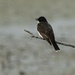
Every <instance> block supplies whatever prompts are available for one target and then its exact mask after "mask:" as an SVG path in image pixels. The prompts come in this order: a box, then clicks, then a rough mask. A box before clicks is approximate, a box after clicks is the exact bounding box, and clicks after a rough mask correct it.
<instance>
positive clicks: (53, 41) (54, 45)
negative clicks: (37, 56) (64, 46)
mask: <svg viewBox="0 0 75 75" xmlns="http://www.w3.org/2000/svg"><path fill="white" fill-rule="evenodd" d="M51 42H52V45H53V47H54V49H55V50H60V49H59V47H58V45H57V43H56V42H55V40H51Z"/></svg>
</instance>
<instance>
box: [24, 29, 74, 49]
mask: <svg viewBox="0 0 75 75" xmlns="http://www.w3.org/2000/svg"><path fill="white" fill-rule="evenodd" d="M24 31H25V32H27V33H29V34H30V35H31V37H32V38H37V39H41V40H45V39H43V38H41V37H38V36H35V35H34V34H33V33H31V32H30V31H28V30H25V29H24ZM56 43H57V44H60V45H64V46H69V47H72V48H75V46H74V45H71V44H65V43H62V42H57V41H56Z"/></svg>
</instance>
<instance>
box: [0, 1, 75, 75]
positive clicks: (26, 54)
mask: <svg viewBox="0 0 75 75" xmlns="http://www.w3.org/2000/svg"><path fill="white" fill-rule="evenodd" d="M40 16H45V17H46V18H47V20H48V22H49V23H50V24H51V25H52V27H53V30H54V33H55V37H56V40H57V41H59V42H64V43H68V44H73V45H75V35H74V34H75V0H0V75H75V49H74V48H71V47H66V46H62V45H59V47H60V49H61V51H60V52H57V53H56V52H55V50H54V48H53V47H51V46H50V45H49V44H48V43H47V42H46V41H43V40H40V39H35V38H31V36H30V35H29V34H28V33H26V32H24V29H27V30H29V31H31V32H32V33H33V34H34V35H36V36H38V34H37V22H36V20H35V18H38V17H40Z"/></svg>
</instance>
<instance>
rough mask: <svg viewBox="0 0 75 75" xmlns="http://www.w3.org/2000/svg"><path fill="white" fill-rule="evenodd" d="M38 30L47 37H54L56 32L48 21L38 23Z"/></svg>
mask: <svg viewBox="0 0 75 75" xmlns="http://www.w3.org/2000/svg"><path fill="white" fill-rule="evenodd" d="M37 30H38V31H39V33H40V34H41V35H42V36H43V38H45V39H50V40H52V39H54V33H53V29H52V27H51V26H50V25H49V24H48V23H40V24H38V27H37Z"/></svg>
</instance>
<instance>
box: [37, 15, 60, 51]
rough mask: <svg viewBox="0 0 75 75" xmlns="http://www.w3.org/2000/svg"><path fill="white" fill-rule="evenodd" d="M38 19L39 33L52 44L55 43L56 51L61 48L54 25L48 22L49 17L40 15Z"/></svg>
mask: <svg viewBox="0 0 75 75" xmlns="http://www.w3.org/2000/svg"><path fill="white" fill-rule="evenodd" d="M36 21H37V22H38V24H37V31H38V33H39V35H40V36H41V37H42V38H43V39H45V40H46V41H47V42H48V43H49V44H50V45H53V47H54V49H55V50H56V52H57V51H58V50H60V48H59V47H58V45H57V43H56V41H55V35H54V31H53V29H52V26H51V25H50V24H49V23H48V21H47V19H46V18H45V17H44V16H40V17H39V18H36Z"/></svg>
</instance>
